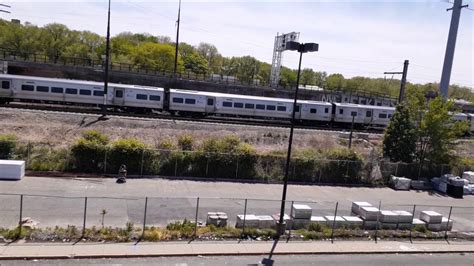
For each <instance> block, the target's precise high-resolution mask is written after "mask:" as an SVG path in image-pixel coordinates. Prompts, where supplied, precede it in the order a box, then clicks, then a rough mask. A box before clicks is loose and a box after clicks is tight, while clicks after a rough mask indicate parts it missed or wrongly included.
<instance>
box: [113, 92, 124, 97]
mask: <svg viewBox="0 0 474 266" xmlns="http://www.w3.org/2000/svg"><path fill="white" fill-rule="evenodd" d="M115 98H123V90H116V91H115Z"/></svg>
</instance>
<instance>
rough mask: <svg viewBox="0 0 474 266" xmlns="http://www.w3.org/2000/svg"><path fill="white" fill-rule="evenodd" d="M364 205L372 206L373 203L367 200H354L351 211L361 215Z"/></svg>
mask: <svg viewBox="0 0 474 266" xmlns="http://www.w3.org/2000/svg"><path fill="white" fill-rule="evenodd" d="M362 207H372V204H370V203H368V202H365V201H354V202H352V208H351V211H352V213H353V214H355V215H360V208H362Z"/></svg>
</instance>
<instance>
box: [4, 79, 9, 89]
mask: <svg viewBox="0 0 474 266" xmlns="http://www.w3.org/2000/svg"><path fill="white" fill-rule="evenodd" d="M2 89H6V90H8V89H10V81H6V80H2Z"/></svg>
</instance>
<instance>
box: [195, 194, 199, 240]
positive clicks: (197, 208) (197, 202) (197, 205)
mask: <svg viewBox="0 0 474 266" xmlns="http://www.w3.org/2000/svg"><path fill="white" fill-rule="evenodd" d="M198 213H199V197H197V200H196V217H195V219H194V238H196V236H197V226H198Z"/></svg>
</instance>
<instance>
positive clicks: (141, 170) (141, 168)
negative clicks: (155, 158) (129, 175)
mask: <svg viewBox="0 0 474 266" xmlns="http://www.w3.org/2000/svg"><path fill="white" fill-rule="evenodd" d="M144 160H145V148H143V150H142V164H141V167H140V176H141V177H143V163H144Z"/></svg>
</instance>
